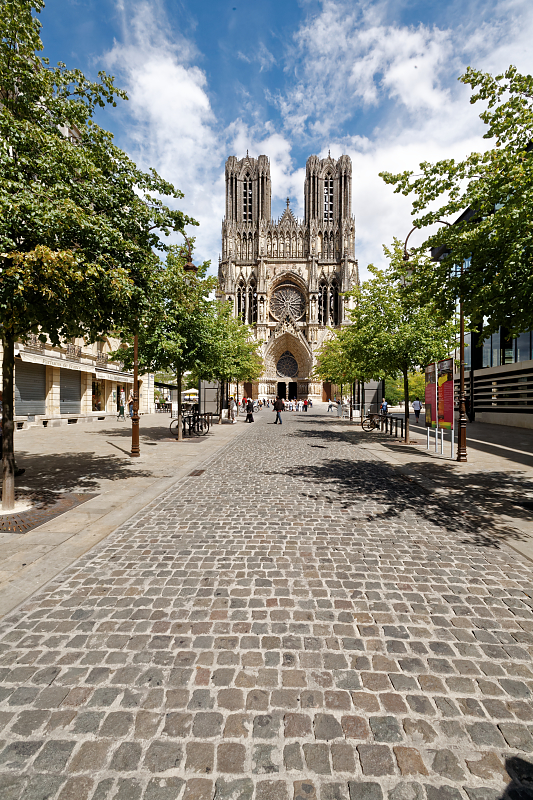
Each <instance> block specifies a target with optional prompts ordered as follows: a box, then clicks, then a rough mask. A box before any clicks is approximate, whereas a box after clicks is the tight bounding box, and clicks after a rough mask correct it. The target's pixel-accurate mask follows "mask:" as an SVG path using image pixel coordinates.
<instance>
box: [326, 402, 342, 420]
mask: <svg viewBox="0 0 533 800" xmlns="http://www.w3.org/2000/svg"><path fill="white" fill-rule="evenodd" d="M330 411H332V412H333V413H335V411H336V412H337V416H338V417H342V400H339V399H337V398H336V397H334V398H333V400H332V399H331V397H330V398H329V400H328V414H329V412H330Z"/></svg>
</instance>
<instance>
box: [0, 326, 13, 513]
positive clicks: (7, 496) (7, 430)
mask: <svg viewBox="0 0 533 800" xmlns="http://www.w3.org/2000/svg"><path fill="white" fill-rule="evenodd" d="M3 345H4V357H3V363H2V371H3V373H2V380H3V387H2V390H3V395H2V400H3V407H2V432H3V436H2V511H12V510H13V509H14V508H15V446H14V436H13V433H14V430H15V423H14V420H13V417H14V408H13V394H14V392H13V376H14V371H15V341H14V339H12V338H9V337H8V338H6V337H5V336H4V338H3Z"/></svg>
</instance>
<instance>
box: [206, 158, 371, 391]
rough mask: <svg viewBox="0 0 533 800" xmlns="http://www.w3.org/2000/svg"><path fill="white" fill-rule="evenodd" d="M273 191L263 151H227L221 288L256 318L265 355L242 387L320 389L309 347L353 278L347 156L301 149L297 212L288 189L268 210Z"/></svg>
mask: <svg viewBox="0 0 533 800" xmlns="http://www.w3.org/2000/svg"><path fill="white" fill-rule="evenodd" d="M270 198H271V182H270V162H269V159H268V157H267V156H264V155H261V156H259V157H258V158H251V157H250V156H249V155H248V154H246V157H245V158H243V159H241V160H240V161H239V160H238V159H237V158H236V157H235V156H231V157H230V158H228V160H227V161H226V216H225V218H224V221H223V223H222V257H221V259H220V265H219V285H220V296H221V297H222V298H223V299H226V300H230V301H231V302H232V303H233V305H234V313H235V315H236V316H241V317H242V319H243V320H244V321H245V322H247V323H248V324H250V325H252V326H253V330H254V334H255V336H256V337H257V339H259V340H260V341H261V342H262V355H263V359H264V364H265V371H264V374H263V375H262V376H261V378H260V379H259V381H258V382H256V383H255V384H254V385H253V386H250V385H245V386H244V387H243V390H244V392H245V393H246V394H247V395H249V394H250V393H252V395H253V396H254V397H257V396H259V397H273V396H275V395H276V394H279V395H280V396H282V397H286V398H294V397H298V398H303V397H307V396H312V397H315V398H320V397H322V396H323V395H324V399H325V395H326V394H327V393H328V388H329V387H323V386H322V384H321V383H320V382H319V381H317V380H315V379H314V378H313V370H314V368H315V363H316V356H315V352H316V350H317V348H318V347H319V345H320V344H321V343H322V342H323V341H324V339H325V338H326V337H327V336H328V330H329V328H331V327H332V328H337V327H339V326H341V325H343V324H346V323H347V321H348V320H347V314H346V312H347V310H348V300H347V299H346V298H345V297H343V296H342V295H343V293H344V292H347V291H349V290H350V289H352V288H353V287H354V286H355V285H356V284H357V282H358V270H357V261H356V260H355V220H354V217H353V214H352V162H351V159H350V158H349V156H341V157H340V158H339V159H338V160H335V159H334V158H331V156H330V155H328V157H327V158H324V159H322V160H321V159H319V158H318V156H310V157H309V158H308V160H307V165H306V177H305V184H304V218H303V220H299V219H296V217H295V216H294V214H293V213H292V210H291V208H290V205H289V199H288V198H287V207H286V209H285V210H284V212H283V214H282V216H281V217H280V218H279V219H278V220H272V219H271V216H270Z"/></svg>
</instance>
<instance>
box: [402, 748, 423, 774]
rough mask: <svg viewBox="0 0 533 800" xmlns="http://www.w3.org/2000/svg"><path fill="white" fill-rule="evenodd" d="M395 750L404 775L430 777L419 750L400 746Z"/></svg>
mask: <svg viewBox="0 0 533 800" xmlns="http://www.w3.org/2000/svg"><path fill="white" fill-rule="evenodd" d="M393 750H394V755H395V756H396V761H397V762H398V767H399V768H400V772H401V773H402V775H429V772H428V771H427V769H426V766H425V764H424V762H423V760H422V756H421V754H420V751H419V750H417V749H416V748H414V747H399V746H397V747H394V748H393Z"/></svg>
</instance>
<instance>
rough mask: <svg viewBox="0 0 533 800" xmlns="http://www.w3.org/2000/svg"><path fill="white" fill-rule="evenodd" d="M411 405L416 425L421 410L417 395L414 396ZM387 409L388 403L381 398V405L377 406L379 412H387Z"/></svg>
mask: <svg viewBox="0 0 533 800" xmlns="http://www.w3.org/2000/svg"><path fill="white" fill-rule="evenodd" d="M412 406H413V411H414V412H415V421H416V424H417V425H418V423H419V422H420V412H421V411H422V401H421V400H420V398H419V397H415V399H414V400H413V402H412ZM388 409H389V404H388V403H387V401H386V400H385V398H383V400H382V401H381V405H380V407H379V411H380V414H386V413H387V412H388Z"/></svg>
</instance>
